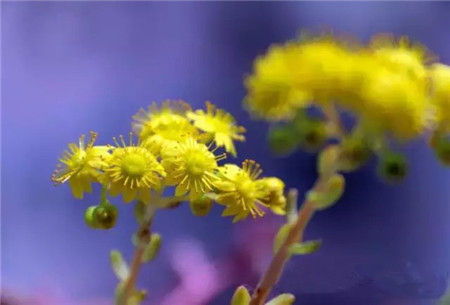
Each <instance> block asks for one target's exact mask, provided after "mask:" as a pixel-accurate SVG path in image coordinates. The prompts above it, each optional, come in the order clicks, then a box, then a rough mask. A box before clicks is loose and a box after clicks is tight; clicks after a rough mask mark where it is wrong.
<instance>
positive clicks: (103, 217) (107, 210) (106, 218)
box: [94, 204, 118, 230]
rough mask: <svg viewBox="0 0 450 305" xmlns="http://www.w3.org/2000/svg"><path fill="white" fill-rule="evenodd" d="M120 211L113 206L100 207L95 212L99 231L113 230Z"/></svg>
mask: <svg viewBox="0 0 450 305" xmlns="http://www.w3.org/2000/svg"><path fill="white" fill-rule="evenodd" d="M117 216H118V211H117V207H116V206H114V205H111V204H108V205H99V206H97V207H96V208H95V210H94V218H95V222H96V223H97V225H98V228H99V229H105V230H107V229H111V228H113V227H114V226H115V225H116V222H117Z"/></svg>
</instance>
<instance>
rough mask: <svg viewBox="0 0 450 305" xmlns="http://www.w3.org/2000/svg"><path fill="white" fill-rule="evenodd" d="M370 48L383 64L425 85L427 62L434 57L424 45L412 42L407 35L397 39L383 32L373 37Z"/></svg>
mask: <svg viewBox="0 0 450 305" xmlns="http://www.w3.org/2000/svg"><path fill="white" fill-rule="evenodd" d="M370 48H371V49H372V50H373V52H374V54H375V57H376V58H377V59H379V60H380V62H381V63H382V64H383V65H385V66H386V67H388V68H390V69H392V70H393V71H395V72H397V73H401V74H403V75H405V76H407V77H410V78H411V79H413V80H416V81H419V82H421V83H422V85H425V82H426V77H427V70H426V67H425V64H426V63H429V62H431V61H433V60H434V57H433V56H432V55H431V54H429V52H428V51H427V50H426V48H425V47H424V46H422V45H419V44H412V43H411V42H409V40H408V38H407V37H400V39H398V40H397V41H396V40H395V38H394V37H393V36H392V35H389V34H381V35H377V36H375V37H374V38H373V39H372V43H371V45H370Z"/></svg>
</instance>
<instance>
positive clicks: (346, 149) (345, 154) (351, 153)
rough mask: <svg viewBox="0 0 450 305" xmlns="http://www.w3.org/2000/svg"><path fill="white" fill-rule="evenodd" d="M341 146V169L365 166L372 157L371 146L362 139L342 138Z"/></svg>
mask: <svg viewBox="0 0 450 305" xmlns="http://www.w3.org/2000/svg"><path fill="white" fill-rule="evenodd" d="M340 148H341V151H340V156H339V170H340V171H343V172H352V171H355V170H357V169H359V168H360V167H361V166H363V165H364V163H366V162H367V160H368V159H369V158H370V154H371V151H370V148H369V147H368V145H367V144H366V143H365V142H364V141H363V140H362V139H356V138H345V139H343V140H342V142H341V145H340Z"/></svg>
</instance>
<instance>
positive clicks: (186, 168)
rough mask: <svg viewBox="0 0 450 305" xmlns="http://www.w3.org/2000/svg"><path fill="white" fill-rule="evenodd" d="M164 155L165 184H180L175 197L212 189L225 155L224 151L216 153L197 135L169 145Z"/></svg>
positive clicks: (195, 195)
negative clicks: (198, 138) (199, 139)
mask: <svg viewBox="0 0 450 305" xmlns="http://www.w3.org/2000/svg"><path fill="white" fill-rule="evenodd" d="M161 155H162V165H163V166H164V168H165V169H166V171H167V178H166V184H167V185H177V187H176V189H175V196H183V195H185V194H186V193H187V192H189V195H190V197H191V198H196V197H198V196H200V195H202V194H205V193H207V192H209V191H211V190H212V189H213V185H214V181H215V180H217V177H216V174H215V172H216V170H217V167H218V165H217V161H220V160H222V159H224V158H225V154H221V155H218V156H216V155H214V153H213V152H212V151H210V150H209V147H208V146H206V145H205V144H203V143H199V142H197V140H196V139H195V138H186V139H185V140H184V141H180V142H178V143H173V144H172V145H167V146H165V147H164V149H163V151H162V152H161Z"/></svg>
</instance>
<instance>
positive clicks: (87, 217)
mask: <svg viewBox="0 0 450 305" xmlns="http://www.w3.org/2000/svg"><path fill="white" fill-rule="evenodd" d="M96 208H97V206H96V205H92V206H90V207H88V208H87V209H86V212H84V221H85V222H86V224H87V226H88V227H89V228H92V229H98V228H99V226H98V223H97V221H96V218H95V215H94V212H95V209H96Z"/></svg>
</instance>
